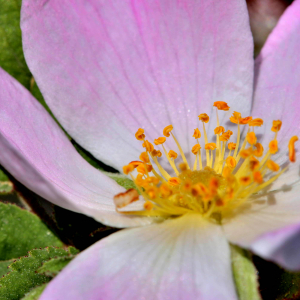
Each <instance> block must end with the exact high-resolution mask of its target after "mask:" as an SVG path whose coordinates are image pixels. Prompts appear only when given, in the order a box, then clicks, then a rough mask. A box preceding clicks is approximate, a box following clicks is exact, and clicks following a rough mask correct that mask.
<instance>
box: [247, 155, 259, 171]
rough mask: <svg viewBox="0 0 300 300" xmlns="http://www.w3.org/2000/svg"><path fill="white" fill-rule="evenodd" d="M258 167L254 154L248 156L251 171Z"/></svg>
mask: <svg viewBox="0 0 300 300" xmlns="http://www.w3.org/2000/svg"><path fill="white" fill-rule="evenodd" d="M258 167H259V160H258V159H256V158H255V157H254V156H251V157H250V162H249V168H250V170H251V171H253V170H255V169H257V168H258Z"/></svg>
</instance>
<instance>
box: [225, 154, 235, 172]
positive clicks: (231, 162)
mask: <svg viewBox="0 0 300 300" xmlns="http://www.w3.org/2000/svg"><path fill="white" fill-rule="evenodd" d="M226 165H227V166H228V167H229V168H231V169H233V168H235V166H236V160H235V159H234V158H233V157H232V156H228V157H227V158H226Z"/></svg>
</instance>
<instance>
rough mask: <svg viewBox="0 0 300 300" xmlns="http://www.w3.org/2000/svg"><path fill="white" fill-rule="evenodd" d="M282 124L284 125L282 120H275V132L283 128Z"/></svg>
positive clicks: (273, 128)
mask: <svg viewBox="0 0 300 300" xmlns="http://www.w3.org/2000/svg"><path fill="white" fill-rule="evenodd" d="M281 125H282V122H281V121H280V120H274V121H273V126H272V128H271V130H272V131H273V132H278V131H279V130H280V128H281Z"/></svg>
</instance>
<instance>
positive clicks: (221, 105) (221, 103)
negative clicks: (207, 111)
mask: <svg viewBox="0 0 300 300" xmlns="http://www.w3.org/2000/svg"><path fill="white" fill-rule="evenodd" d="M213 106H215V107H216V108H217V109H219V110H229V108H230V107H229V106H228V105H227V103H226V102H224V101H216V102H214V105H213Z"/></svg>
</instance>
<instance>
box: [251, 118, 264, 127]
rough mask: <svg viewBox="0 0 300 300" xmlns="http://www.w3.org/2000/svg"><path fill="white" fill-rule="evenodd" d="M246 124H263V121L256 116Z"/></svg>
mask: <svg viewBox="0 0 300 300" xmlns="http://www.w3.org/2000/svg"><path fill="white" fill-rule="evenodd" d="M248 124H249V126H261V125H263V124H264V121H263V119H261V118H256V119H252V120H251V121H250V122H249V123H248Z"/></svg>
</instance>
